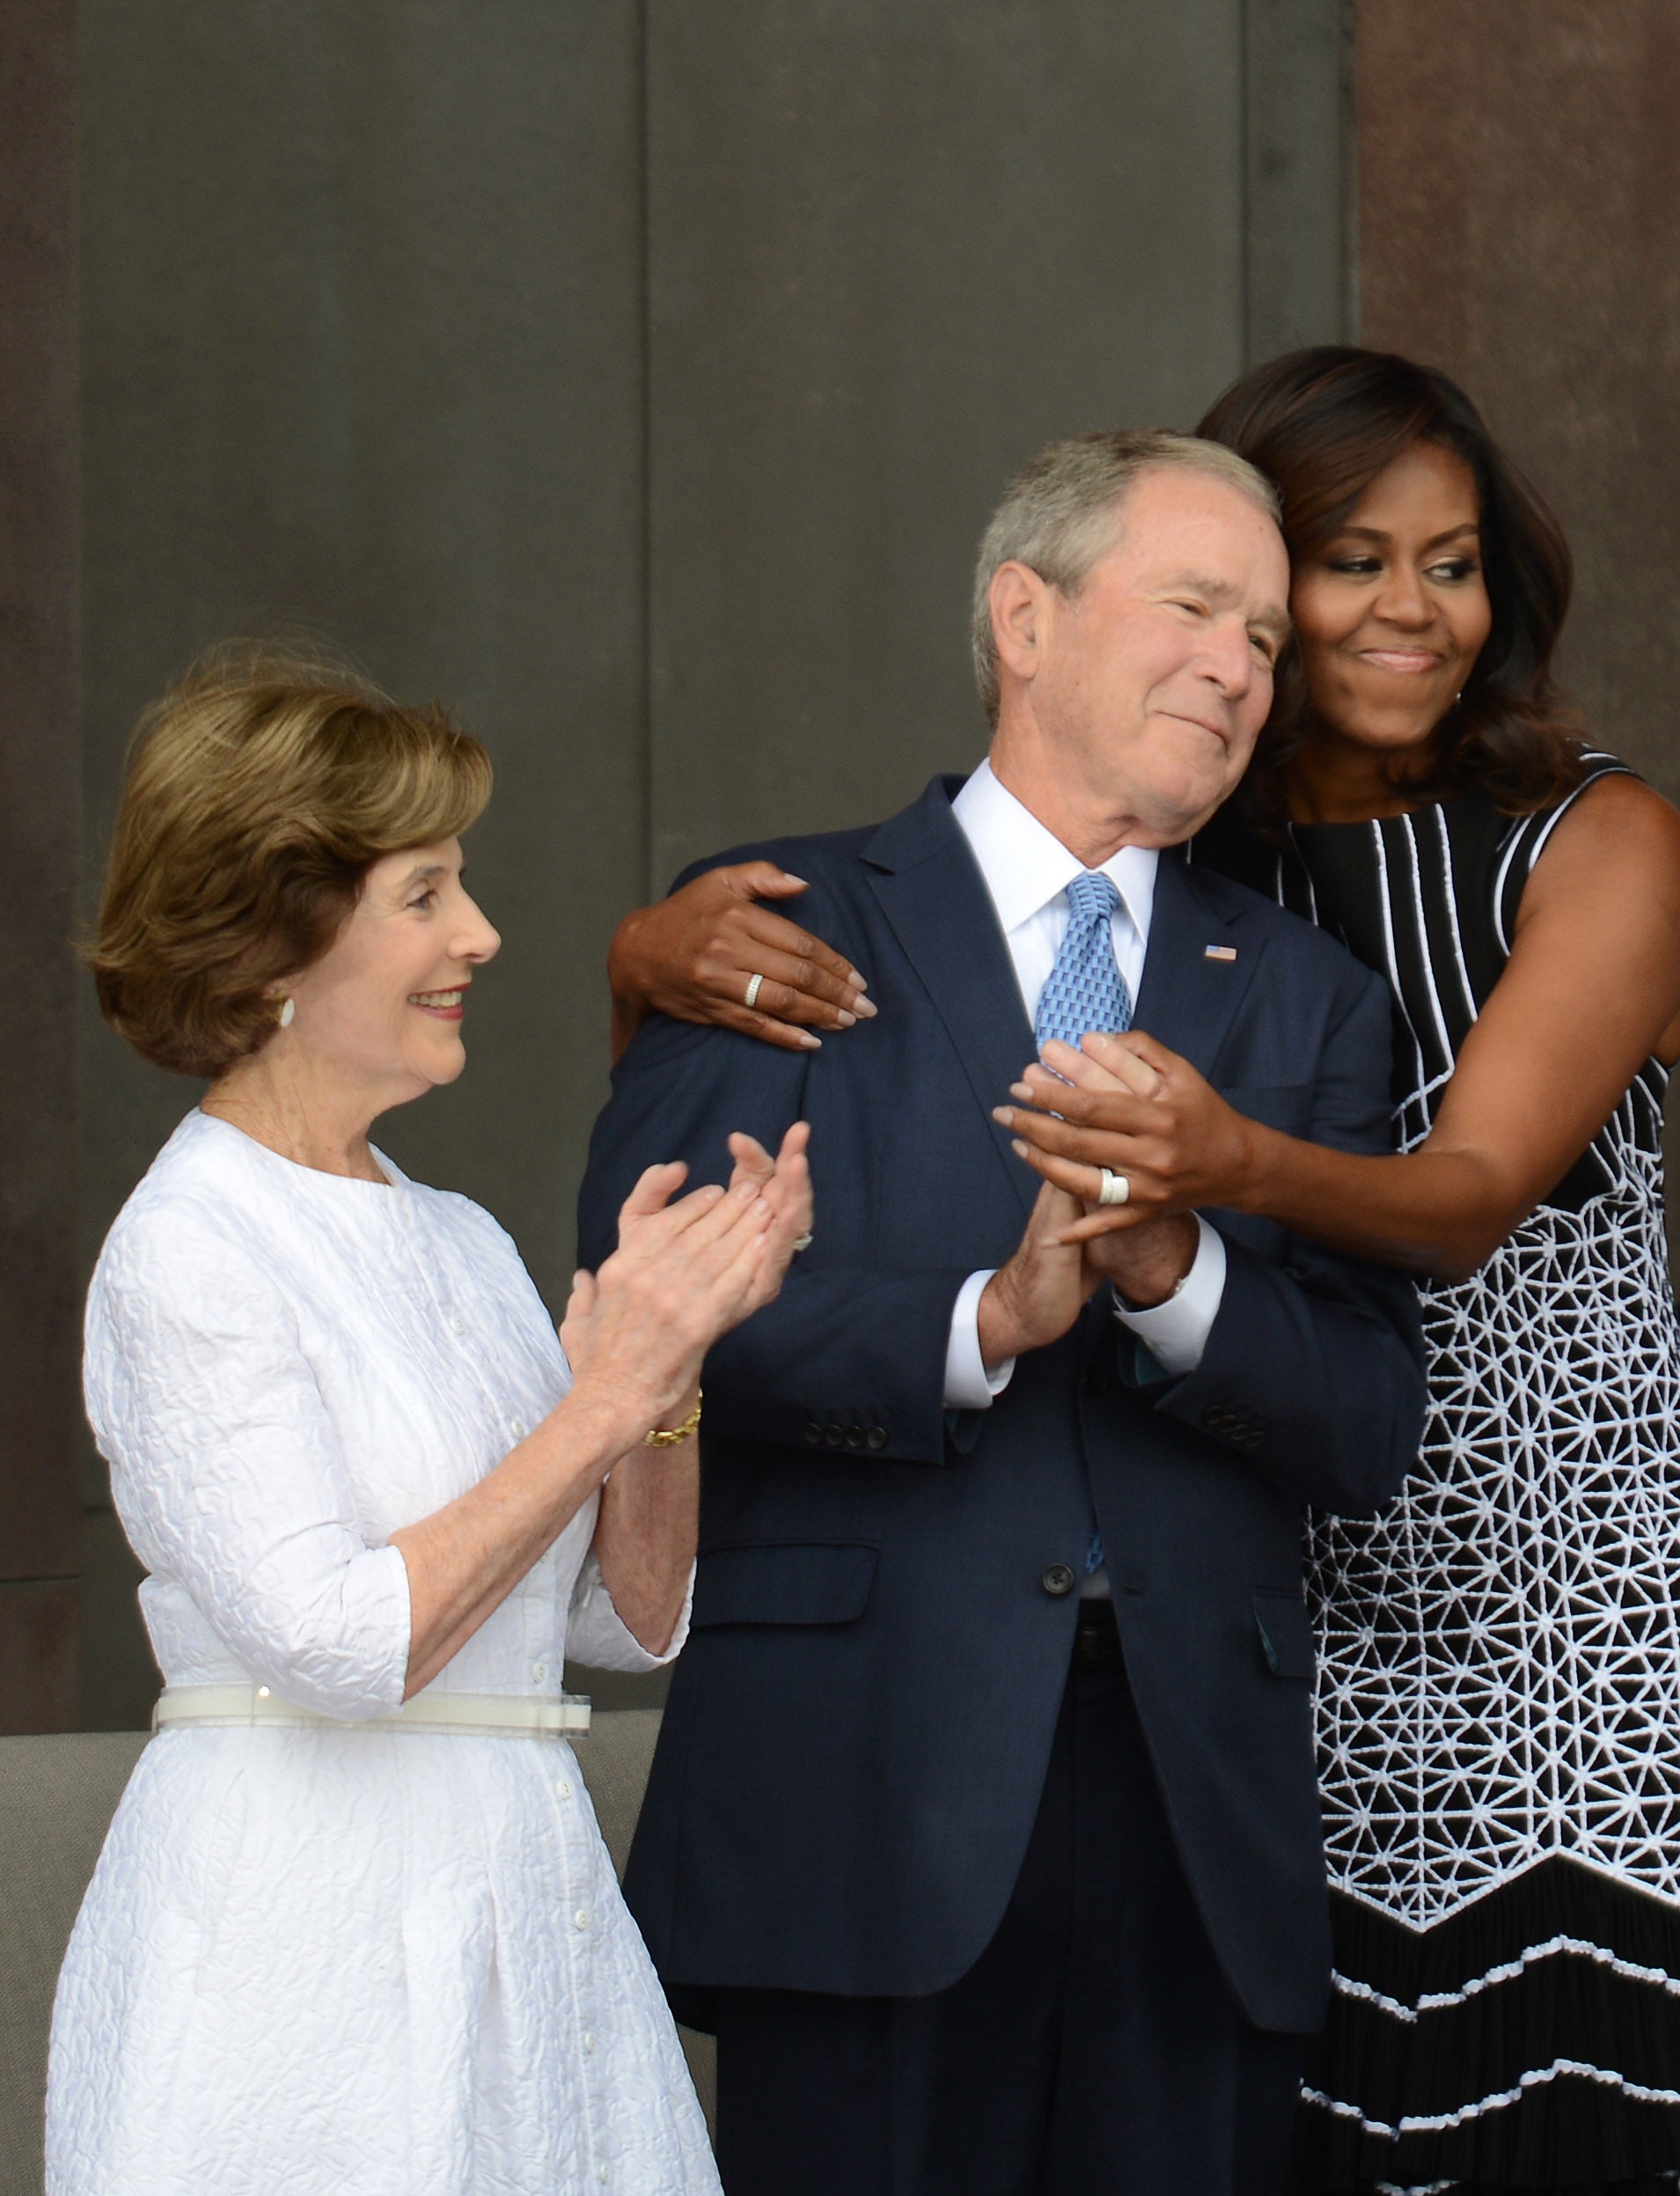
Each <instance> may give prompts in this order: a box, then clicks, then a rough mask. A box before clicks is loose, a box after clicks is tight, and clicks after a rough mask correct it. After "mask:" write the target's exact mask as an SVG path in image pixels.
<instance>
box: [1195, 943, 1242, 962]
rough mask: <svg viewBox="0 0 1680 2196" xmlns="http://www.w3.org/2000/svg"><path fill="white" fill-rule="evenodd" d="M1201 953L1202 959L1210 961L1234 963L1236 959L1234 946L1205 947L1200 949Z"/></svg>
mask: <svg viewBox="0 0 1680 2196" xmlns="http://www.w3.org/2000/svg"><path fill="white" fill-rule="evenodd" d="M1202 952H1203V955H1204V957H1205V958H1207V959H1208V960H1210V961H1234V960H1235V959H1236V947H1235V946H1234V945H1206V946H1204V947H1203V948H1202Z"/></svg>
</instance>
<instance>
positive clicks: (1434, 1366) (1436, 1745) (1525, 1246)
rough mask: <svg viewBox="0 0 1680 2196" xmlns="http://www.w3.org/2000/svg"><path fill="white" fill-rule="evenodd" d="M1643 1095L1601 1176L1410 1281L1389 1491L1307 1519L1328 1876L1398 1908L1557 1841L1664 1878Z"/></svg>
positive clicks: (1663, 1324)
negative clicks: (1414, 1361) (1586, 1190)
mask: <svg viewBox="0 0 1680 2196" xmlns="http://www.w3.org/2000/svg"><path fill="white" fill-rule="evenodd" d="M1640 1095H1641V1094H1640V1093H1638V1091H1637V1086H1636V1091H1635V1092H1632V1093H1630V1094H1629V1097H1628V1098H1626V1099H1625V1100H1624V1101H1623V1105H1622V1107H1621V1108H1620V1109H1618V1117H1617V1118H1616V1119H1614V1120H1612V1121H1611V1122H1610V1125H1609V1127H1608V1128H1607V1129H1606V1130H1605V1131H1604V1132H1603V1133H1601V1135H1600V1136H1599V1137H1598V1139H1596V1149H1597V1150H1598V1152H1599V1153H1600V1155H1601V1157H1603V1158H1604V1159H1605V1160H1606V1162H1608V1163H1610V1164H1613V1165H1614V1167H1615V1168H1616V1170H1617V1171H1618V1175H1619V1178H1620V1179H1618V1181H1617V1183H1616V1185H1615V1186H1614V1187H1612V1188H1611V1189H1610V1191H1608V1192H1607V1193H1605V1194H1603V1195H1601V1196H1598V1197H1595V1198H1593V1199H1591V1200H1590V1201H1588V1203H1587V1204H1586V1206H1585V1207H1584V1208H1583V1209H1582V1210H1581V1211H1580V1212H1569V1211H1564V1210H1560V1209H1559V1208H1554V1207H1546V1206H1543V1207H1541V1208H1539V1209H1538V1210H1537V1211H1536V1212H1535V1213H1534V1214H1533V1215H1532V1216H1530V1219H1529V1220H1528V1221H1526V1222H1525V1223H1523V1225H1522V1227H1521V1228H1519V1229H1518V1230H1516V1232H1515V1235H1514V1236H1513V1237H1512V1238H1510V1239H1509V1240H1508V1242H1507V1243H1506V1244H1505V1245H1503V1246H1502V1247H1501V1248H1500V1250H1499V1251H1498V1252H1495V1253H1494V1255H1493V1258H1492V1259H1491V1260H1489V1261H1488V1263H1487V1264H1486V1266H1485V1267H1483V1268H1482V1269H1481V1271H1480V1272H1479V1273H1478V1274H1475V1275H1474V1276H1472V1277H1471V1279H1470V1280H1469V1281H1467V1282H1463V1283H1461V1284H1459V1285H1458V1286H1456V1287H1455V1288H1449V1289H1430V1290H1426V1291H1425V1292H1424V1295H1423V1305H1424V1316H1425V1326H1426V1334H1427V1347H1428V1351H1429V1356H1430V1359H1431V1382H1432V1389H1433V1395H1434V1404H1433V1408H1432V1411H1431V1414H1430V1419H1429V1423H1428V1427H1427V1432H1426V1436H1425V1440H1424V1446H1423V1452H1422V1458H1421V1461H1420V1467H1419V1469H1418V1470H1417V1471H1416V1472H1414V1473H1412V1476H1411V1477H1410V1478H1409V1479H1408V1480H1406V1482H1405V1487H1404V1489H1403V1491H1402V1494H1401V1495H1400V1497H1399V1498H1398V1501H1397V1502H1393V1503H1391V1504H1390V1506H1389V1507H1388V1508H1387V1509H1385V1510H1384V1512H1383V1515H1382V1516H1381V1517H1378V1518H1377V1519H1376V1520H1374V1521H1369V1522H1360V1521H1348V1520H1343V1519H1339V1518H1329V1517H1321V1518H1317V1519H1315V1521H1314V1529H1313V1539H1312V1565H1311V1591H1312V1598H1313V1602H1314V1605H1315V1612H1316V1615H1317V1621H1318V1625H1319V1629H1320V1638H1321V1643H1322V1649H1323V1653H1322V1658H1321V1664H1320V1670H1319V1679H1318V1688H1319V1696H1318V1703H1317V1717H1318V1734H1319V1744H1320V1749H1321V1764H1320V1766H1321V1774H1322V1778H1323V1786H1324V1817H1325V1830H1326V1839H1327V1846H1328V1857H1329V1863H1330V1873H1331V1880H1332V1883H1333V1884H1336V1885H1337V1886H1338V1887H1339V1889H1340V1890H1342V1891H1345V1892H1346V1893H1348V1894H1349V1895H1350V1896H1351V1897H1354V1898H1356V1899H1363V1900H1365V1901H1367V1902H1368V1904H1370V1905H1372V1906H1376V1907H1377V1908H1379V1909H1381V1911H1382V1912H1383V1913H1385V1914H1387V1915H1389V1916H1390V1918H1392V1919H1393V1920H1395V1921H1401V1922H1404V1923H1406V1924H1408V1925H1410V1926H1411V1927H1412V1928H1427V1927H1429V1926H1431V1925H1432V1924H1434V1923H1435V1922H1437V1921H1442V1919H1444V1918H1445V1917H1446V1916H1447V1915H1449V1914H1451V1913H1456V1912H1457V1911H1458V1910H1459V1909H1460V1908H1462V1907H1464V1906H1466V1905H1468V1904H1469V1903H1470V1901H1471V1900H1472V1899H1476V1898H1477V1897H1478V1896H1479V1895H1481V1894H1482V1893H1484V1892H1486V1891H1491V1890H1493V1889H1494V1888H1495V1887H1496V1886H1497V1885H1499V1884H1502V1883H1505V1882H1508V1881H1509V1880H1510V1879H1511V1878H1512V1877H1515V1876H1517V1875H1518V1874H1520V1873H1521V1872H1522V1869H1525V1868H1527V1867H1529V1866H1530V1865H1531V1864H1532V1863H1533V1862H1536V1861H1537V1860H1539V1859H1541V1858H1542V1857H1543V1856H1544V1855H1545V1854H1552V1853H1559V1852H1563V1853H1569V1854H1573V1855H1574V1857H1575V1858H1576V1859H1577V1860H1579V1861H1581V1862H1585V1863H1587V1864H1588V1865H1589V1866H1594V1865H1596V1866H1597V1867H1600V1868H1602V1869H1605V1870H1606V1871H1607V1872H1609V1873H1610V1874H1611V1875H1613V1876H1615V1877H1618V1878H1620V1879H1622V1880H1624V1881H1626V1882H1630V1883H1632V1884H1638V1885H1640V1886H1641V1887H1643V1888H1644V1889H1646V1890H1647V1891H1652V1892H1654V1893H1656V1894H1657V1895H1658V1896H1660V1897H1662V1898H1665V1899H1680V1626H1677V1624H1676V1598H1677V1596H1680V1454H1676V1442H1680V1328H1677V1327H1676V1318H1675V1307H1674V1299H1673V1294H1672V1290H1671V1287H1670V1283H1669V1267H1668V1255H1667V1246H1666V1244H1665V1242H1664V1239H1663V1230H1662V1190H1661V1183H1662V1160H1661V1157H1660V1156H1659V1155H1658V1153H1657V1152H1656V1151H1655V1150H1654V1149H1651V1148H1650V1146H1651V1145H1652V1144H1654V1142H1655V1138H1654V1123H1650V1122H1645V1121H1642V1120H1636V1119H1635V1113H1636V1108H1637V1109H1638V1110H1639V1111H1641V1112H1642V1111H1643V1110H1644V1108H1643V1107H1642V1106H1640V1103H1639V1100H1640ZM1641 1130H1643V1132H1644V1133H1643V1134H1641V1133H1640V1132H1641ZM1641 1145H1643V1146H1645V1147H1646V1148H1644V1149H1640V1146H1641Z"/></svg>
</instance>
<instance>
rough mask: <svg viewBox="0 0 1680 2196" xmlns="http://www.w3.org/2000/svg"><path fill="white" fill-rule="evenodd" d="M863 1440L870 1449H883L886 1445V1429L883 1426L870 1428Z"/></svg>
mask: <svg viewBox="0 0 1680 2196" xmlns="http://www.w3.org/2000/svg"><path fill="white" fill-rule="evenodd" d="M865 1438H866V1439H867V1440H868V1442H869V1447H870V1448H871V1449H884V1448H885V1447H886V1445H887V1429H886V1428H885V1427H884V1426H871V1427H870V1429H869V1433H868V1435H867V1436H865Z"/></svg>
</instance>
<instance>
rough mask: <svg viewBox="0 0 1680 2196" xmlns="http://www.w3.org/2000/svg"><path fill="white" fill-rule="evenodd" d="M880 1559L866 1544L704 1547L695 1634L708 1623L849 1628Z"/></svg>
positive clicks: (866, 1596) (697, 1586) (696, 1587)
mask: <svg viewBox="0 0 1680 2196" xmlns="http://www.w3.org/2000/svg"><path fill="white" fill-rule="evenodd" d="M879 1553H880V1550H879V1549H878V1548H876V1547H873V1546H870V1545H869V1542H867V1541H840V1542H826V1543H821V1544H818V1543H812V1542H787V1541H782V1542H776V1543H772V1544H769V1545H766V1544H763V1543H760V1544H759V1545H758V1546H752V1547H733V1548H708V1550H707V1551H706V1553H704V1554H703V1555H702V1556H701V1559H700V1568H699V1570H698V1573H697V1575H696V1576H695V1580H694V1609H693V1618H692V1619H691V1621H692V1623H693V1626H694V1627H695V1628H696V1630H700V1629H703V1628H704V1627H706V1626H708V1625H712V1624H849V1623H850V1622H851V1621H852V1619H854V1618H855V1617H859V1616H861V1615H862V1613H863V1605H864V1603H865V1602H867V1601H868V1599H869V1588H870V1586H871V1585H872V1584H873V1583H874V1580H875V1566H876V1561H877V1557H878V1555H879Z"/></svg>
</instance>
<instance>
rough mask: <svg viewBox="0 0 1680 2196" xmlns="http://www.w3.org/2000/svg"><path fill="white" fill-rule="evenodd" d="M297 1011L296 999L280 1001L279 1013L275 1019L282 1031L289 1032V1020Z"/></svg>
mask: <svg viewBox="0 0 1680 2196" xmlns="http://www.w3.org/2000/svg"><path fill="white" fill-rule="evenodd" d="M296 1013H297V1000H296V999H282V1001H281V1002H280V1012H279V1014H278V1015H277V1016H276V1017H275V1018H276V1020H277V1021H278V1022H279V1024H280V1026H281V1028H282V1030H289V1029H290V1027H291V1018H292V1017H293V1015H294V1014H296Z"/></svg>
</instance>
